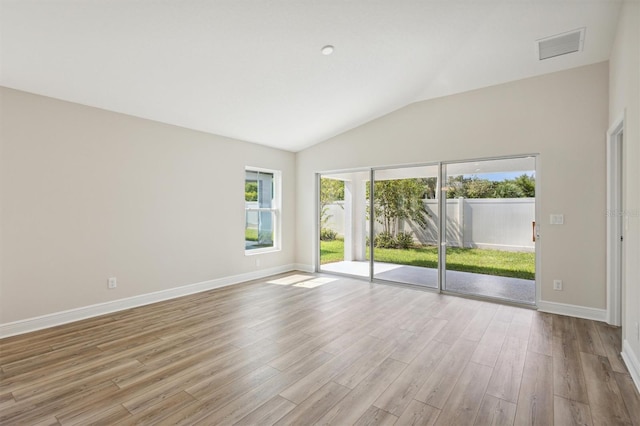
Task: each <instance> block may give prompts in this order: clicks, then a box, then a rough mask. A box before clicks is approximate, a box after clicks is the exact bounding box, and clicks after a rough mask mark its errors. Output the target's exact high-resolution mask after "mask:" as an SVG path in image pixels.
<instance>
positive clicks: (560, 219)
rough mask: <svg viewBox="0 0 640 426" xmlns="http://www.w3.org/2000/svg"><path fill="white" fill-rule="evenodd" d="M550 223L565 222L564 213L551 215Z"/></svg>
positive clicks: (560, 223)
mask: <svg viewBox="0 0 640 426" xmlns="http://www.w3.org/2000/svg"><path fill="white" fill-rule="evenodd" d="M549 223H551V224H552V225H563V224H564V215H563V214H552V215H549Z"/></svg>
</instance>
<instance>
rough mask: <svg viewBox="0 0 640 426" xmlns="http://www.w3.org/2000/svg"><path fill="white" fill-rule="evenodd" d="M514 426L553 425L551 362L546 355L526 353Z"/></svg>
mask: <svg viewBox="0 0 640 426" xmlns="http://www.w3.org/2000/svg"><path fill="white" fill-rule="evenodd" d="M514 424H515V425H517V426H519V425H532V426H535V425H540V426H548V425H551V424H553V361H552V358H551V357H549V356H546V355H541V354H539V353H536V352H527V358H526V360H525V362H524V374H523V376H522V384H521V385H520V393H519V395H518V404H517V408H516V419H515V421H514Z"/></svg>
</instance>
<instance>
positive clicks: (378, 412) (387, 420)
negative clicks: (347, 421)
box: [353, 405, 398, 426]
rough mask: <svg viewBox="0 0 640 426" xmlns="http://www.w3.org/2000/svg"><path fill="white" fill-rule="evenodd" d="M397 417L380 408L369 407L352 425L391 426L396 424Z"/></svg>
mask: <svg viewBox="0 0 640 426" xmlns="http://www.w3.org/2000/svg"><path fill="white" fill-rule="evenodd" d="M397 421H398V418H397V417H396V416H394V415H393V414H390V413H388V412H386V411H384V410H383V409H381V408H377V407H374V406H373V405H372V406H371V407H369V409H368V410H367V411H365V412H364V414H363V415H362V416H360V418H359V419H358V421H356V422H355V423H354V424H353V425H354V426H392V425H394V424H396V422H397Z"/></svg>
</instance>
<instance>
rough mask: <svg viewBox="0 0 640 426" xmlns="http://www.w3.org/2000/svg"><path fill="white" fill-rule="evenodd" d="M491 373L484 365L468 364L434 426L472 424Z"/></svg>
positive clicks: (489, 368)
mask: <svg viewBox="0 0 640 426" xmlns="http://www.w3.org/2000/svg"><path fill="white" fill-rule="evenodd" d="M492 372H493V369H492V368H491V367H487V366H486V365H480V364H474V363H471V362H470V363H468V364H467V366H466V368H465V369H464V371H463V372H462V374H461V375H460V378H459V379H458V381H457V383H456V386H455V387H454V388H453V390H452V392H451V396H449V399H448V400H447V404H446V405H445V406H444V407H443V408H442V412H441V413H440V415H439V416H438V419H437V420H436V423H435V424H436V425H451V426H457V425H467V424H468V425H470V424H473V422H474V420H475V418H476V415H477V414H478V410H479V409H480V404H481V403H482V397H483V395H484V392H485V390H486V388H487V385H488V384H489V379H490V378H491V373H492Z"/></svg>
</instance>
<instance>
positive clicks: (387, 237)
mask: <svg viewBox="0 0 640 426" xmlns="http://www.w3.org/2000/svg"><path fill="white" fill-rule="evenodd" d="M397 244H398V242H397V241H396V239H395V238H394V236H393V235H392V234H391V233H390V232H381V233H379V234H378V235H376V237H375V238H374V240H373V245H374V246H375V247H378V248H396V245H397Z"/></svg>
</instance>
